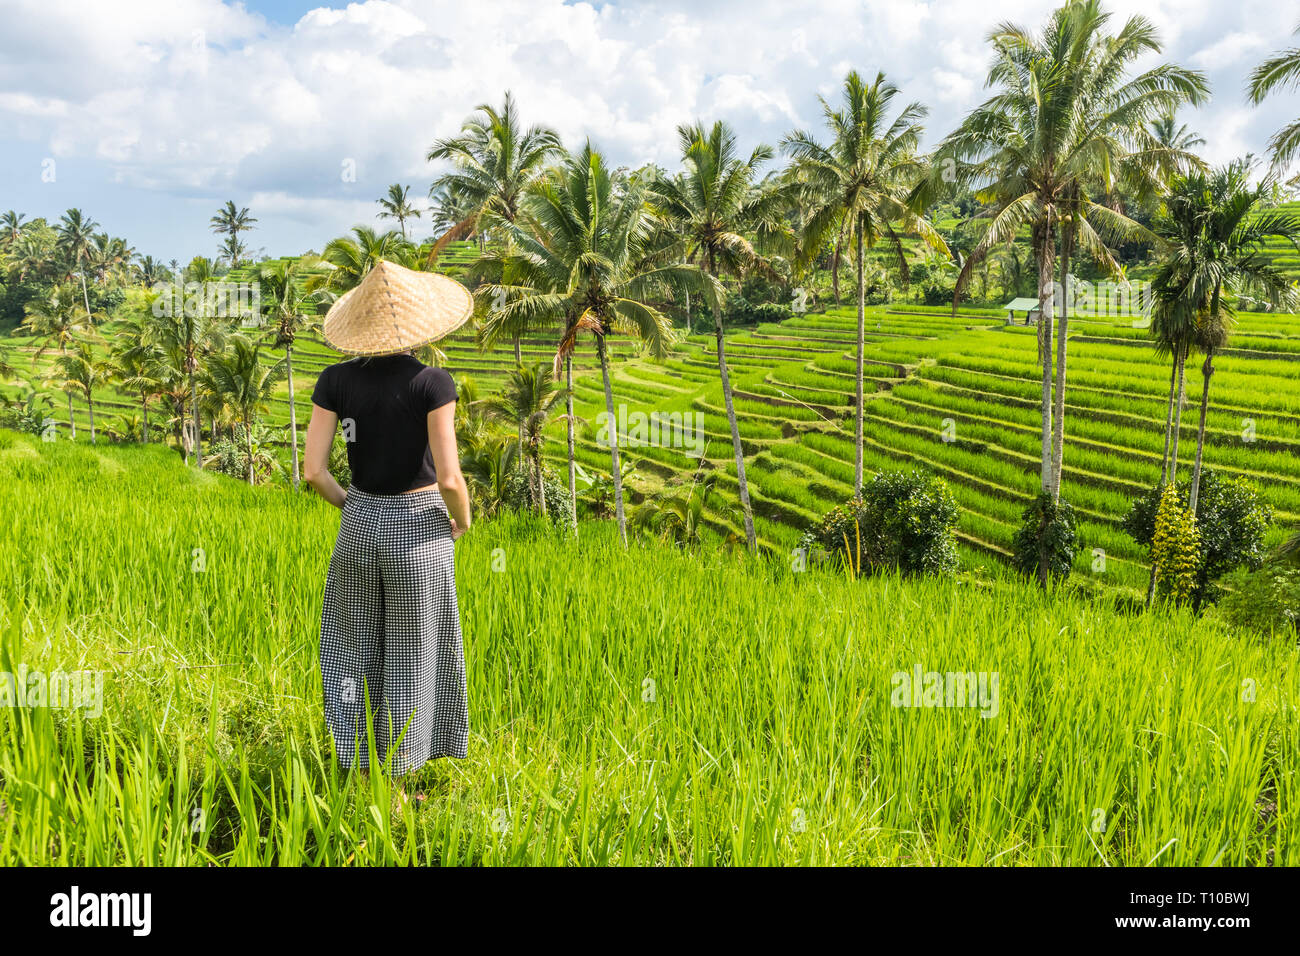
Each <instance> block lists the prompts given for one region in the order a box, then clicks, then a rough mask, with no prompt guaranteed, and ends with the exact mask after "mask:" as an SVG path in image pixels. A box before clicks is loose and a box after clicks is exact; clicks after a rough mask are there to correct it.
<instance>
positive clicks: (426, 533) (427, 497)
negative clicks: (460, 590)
mask: <svg viewBox="0 0 1300 956" xmlns="http://www.w3.org/2000/svg"><path fill="white" fill-rule="evenodd" d="M320 668H321V683H322V686H323V691H324V696H325V721H326V723H327V724H328V725H329V729H330V734H331V735H332V736H333V738H334V749H335V753H336V754H337V755H338V760H339V763H340V764H342V765H343V766H344V767H352V766H354V765H355V766H357V767H359V768H361V769H363V770H365V769H369V765H370V759H369V751H368V747H367V739H366V717H367V712H366V695H367V692H368V693H369V699H370V715H371V717H372V719H373V726H374V734H375V752H376V754H377V756H378V758H379V763H380V766H381V767H385V768H386V769H387V771H388V772H389V773H391V774H394V775H400V774H405V773H408V772H410V771H412V770H415V769H417V768H419V767H421V766H422V765H423V764H424V763H425V762H426V761H428V760H432V759H433V758H435V757H464V756H466V749H467V745H468V742H469V711H468V707H467V704H466V700H465V657H464V651H463V649H462V646H461V633H460V610H459V608H458V607H457V604H456V564H455V556H454V545H453V543H452V539H451V521H450V519H449V518H448V517H447V506H446V504H445V503H444V502H443V500H442V495H441V494H439V493H438V491H437V489H431V490H429V491H417V492H412V493H409V494H404V495H372V494H368V493H366V492H364V491H361V490H360V489H358V488H357V487H355V486H352V487H349V488H348V491H347V498H346V499H345V500H344V502H343V517H342V520H341V522H340V524H339V535H338V540H337V542H336V543H335V545H334V554H333V556H332V557H331V558H330V567H329V574H328V576H327V577H326V579H325V600H324V606H323V609H322V611H321V627H320ZM403 731H405V733H403ZM385 761H389V763H387V765H385Z"/></svg>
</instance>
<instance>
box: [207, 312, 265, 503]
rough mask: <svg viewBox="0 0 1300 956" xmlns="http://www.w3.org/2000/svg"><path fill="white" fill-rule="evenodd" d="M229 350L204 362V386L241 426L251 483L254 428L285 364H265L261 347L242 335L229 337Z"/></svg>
mask: <svg viewBox="0 0 1300 956" xmlns="http://www.w3.org/2000/svg"><path fill="white" fill-rule="evenodd" d="M229 346H230V347H229V348H228V349H226V350H224V351H221V352H218V353H216V354H214V355H213V356H212V357H211V358H210V359H208V362H207V368H206V373H205V375H204V384H205V385H206V386H207V387H208V388H209V389H210V390H211V391H212V393H213V394H214V395H216V396H218V397H219V398H220V399H221V401H223V402H224V403H225V404H227V405H228V406H229V407H230V408H231V409H233V410H234V412H235V413H236V415H237V416H238V419H239V423H240V424H241V425H242V426H243V437H244V449H245V452H246V454H247V456H248V483H249V484H250V485H251V484H253V462H254V454H253V425H254V423H255V422H256V420H257V417H258V415H259V414H260V413H261V412H264V411H265V410H266V408H267V405H268V403H269V402H270V400H271V396H272V395H274V394H275V387H276V385H278V384H279V382H280V379H281V378H282V377H283V375H284V362H283V361H279V362H276V363H274V364H272V365H267V364H265V363H264V362H263V361H262V356H261V346H260V345H259V344H257V343H255V342H253V341H252V340H251V339H249V338H248V337H247V336H245V335H241V334H235V335H232V336H231V337H230V343H229Z"/></svg>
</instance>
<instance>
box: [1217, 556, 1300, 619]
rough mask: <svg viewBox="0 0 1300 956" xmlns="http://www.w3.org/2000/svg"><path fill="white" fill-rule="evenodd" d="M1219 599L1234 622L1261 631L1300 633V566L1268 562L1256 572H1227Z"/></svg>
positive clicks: (1221, 606)
mask: <svg viewBox="0 0 1300 956" xmlns="http://www.w3.org/2000/svg"><path fill="white" fill-rule="evenodd" d="M1226 583H1227V585H1228V586H1229V588H1230V590H1228V591H1227V592H1226V593H1225V594H1224V596H1223V599H1222V600H1221V601H1220V602H1219V607H1220V610H1222V612H1223V616H1224V617H1225V618H1226V619H1227V620H1228V621H1230V622H1232V623H1233V624H1239V625H1241V626H1243V627H1249V628H1252V629H1253V630H1256V631H1260V632H1262V633H1264V634H1269V633H1278V632H1286V631H1291V632H1292V633H1294V634H1297V635H1300V567H1288V566H1286V565H1284V564H1282V563H1280V562H1273V561H1270V562H1268V563H1266V564H1265V565H1264V566H1263V567H1262V568H1260V569H1259V570H1257V571H1247V570H1244V569H1243V570H1239V571H1236V572H1234V573H1232V574H1230V575H1229V576H1228V577H1227V579H1226Z"/></svg>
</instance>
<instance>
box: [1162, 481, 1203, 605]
mask: <svg viewBox="0 0 1300 956" xmlns="http://www.w3.org/2000/svg"><path fill="white" fill-rule="evenodd" d="M1200 545H1201V535H1200V532H1199V531H1197V529H1196V516H1195V515H1193V514H1192V513H1191V512H1190V511H1188V510H1187V509H1185V508H1183V507H1182V505H1181V504H1180V502H1179V500H1178V494H1177V492H1176V491H1175V490H1174V486H1173V485H1169V486H1167V487H1166V488H1165V490H1164V493H1163V494H1162V495H1161V496H1160V507H1159V508H1158V509H1156V528H1155V536H1154V537H1153V538H1152V539H1151V563H1152V564H1153V565H1154V566H1155V569H1156V585H1157V587H1158V588H1159V591H1160V595H1161V596H1162V597H1164V598H1168V599H1170V600H1173V601H1175V602H1178V603H1182V602H1183V601H1186V600H1187V599H1188V598H1190V597H1191V594H1192V591H1193V590H1194V589H1195V587H1196V572H1197V569H1198V568H1199V566H1200Z"/></svg>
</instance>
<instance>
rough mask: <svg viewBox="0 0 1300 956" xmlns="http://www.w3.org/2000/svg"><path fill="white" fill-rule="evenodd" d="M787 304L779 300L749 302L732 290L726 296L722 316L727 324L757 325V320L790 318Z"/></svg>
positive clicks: (769, 320) (767, 320)
mask: <svg viewBox="0 0 1300 956" xmlns="http://www.w3.org/2000/svg"><path fill="white" fill-rule="evenodd" d="M790 315H791V311H790V306H789V304H785V303H779V302H751V301H750V300H749V299H746V298H745V297H744V296H743V295H740V294H739V293H736V292H733V293H731V294H730V295H728V296H727V304H726V307H725V309H724V310H723V317H724V319H725V324H727V325H757V324H758V323H759V322H780V321H782V320H784V319H788V318H790Z"/></svg>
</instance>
